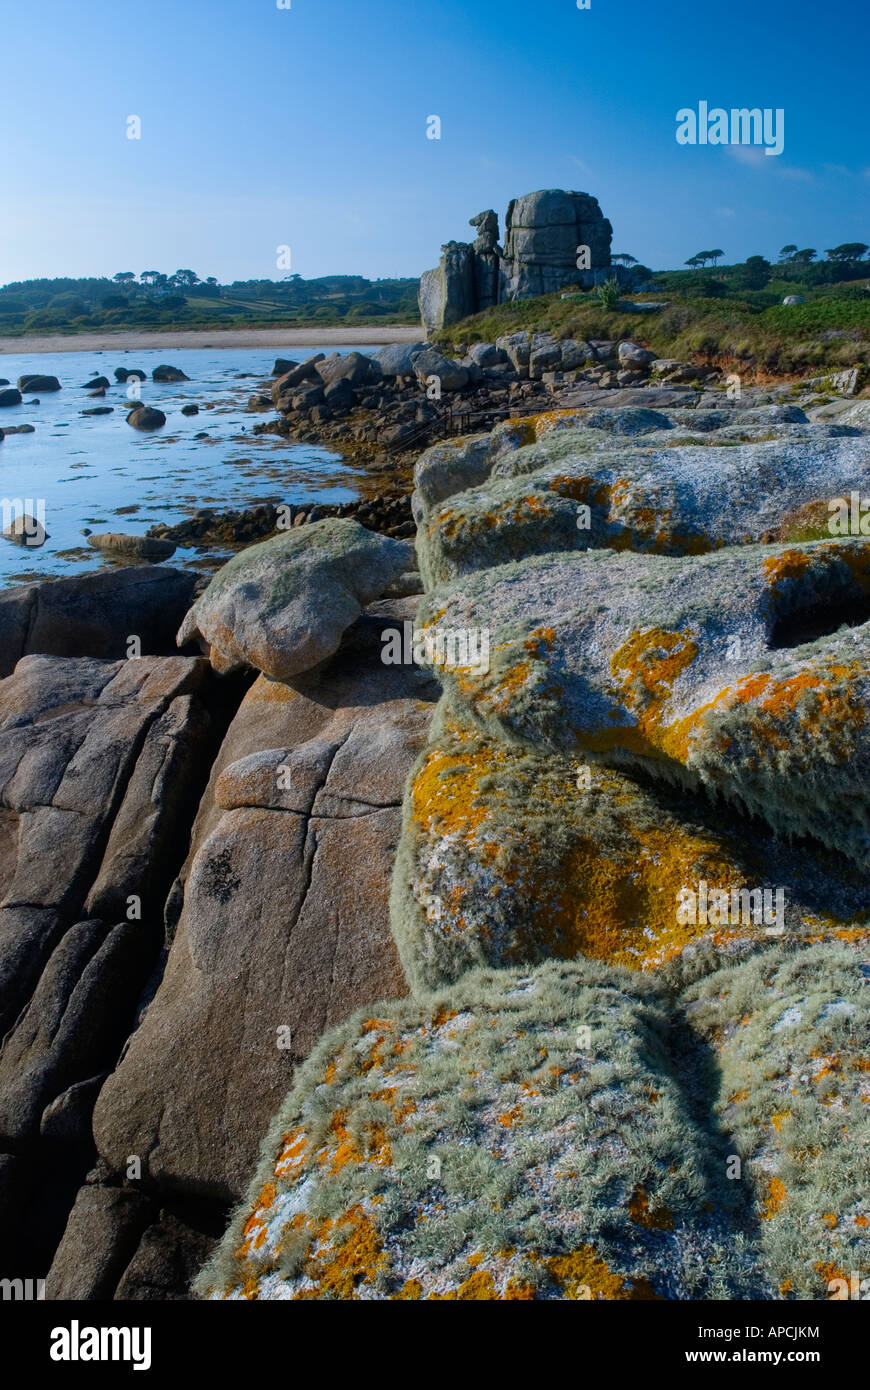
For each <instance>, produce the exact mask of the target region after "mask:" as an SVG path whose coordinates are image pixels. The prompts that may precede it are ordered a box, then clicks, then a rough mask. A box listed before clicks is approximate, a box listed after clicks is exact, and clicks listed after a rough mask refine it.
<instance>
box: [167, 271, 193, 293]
mask: <svg viewBox="0 0 870 1390" xmlns="http://www.w3.org/2000/svg"><path fill="white" fill-rule="evenodd" d="M169 283H170V285H172V287H173V289H180V290H181V289H187V287H188V286H189V285H198V284H199V276H198V275H197V274H196V273H195V272H194V271H192V270H176V272H175V274H174V275H170V277H169Z"/></svg>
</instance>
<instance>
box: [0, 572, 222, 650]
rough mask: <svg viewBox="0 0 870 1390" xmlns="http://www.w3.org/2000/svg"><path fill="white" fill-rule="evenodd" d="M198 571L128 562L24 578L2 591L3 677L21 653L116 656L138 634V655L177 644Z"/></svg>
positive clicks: (127, 646) (1, 647) (0, 629)
mask: <svg viewBox="0 0 870 1390" xmlns="http://www.w3.org/2000/svg"><path fill="white" fill-rule="evenodd" d="M195 585H196V576H195V575H193V574H190V573H188V572H186V571H184V570H175V569H163V570H160V569H157V568H156V567H154V566H147V565H143V566H138V567H134V566H130V567H128V568H124V569H121V570H113V571H112V572H111V573H103V572H100V573H97V574H82V575H75V576H72V577H70V578H69V579H56V580H53V581H52V582H51V583H45V584H25V585H21V586H19V587H16V588H12V589H5V590H3V591H2V593H0V677H2V676H8V675H9V674H10V673H11V672H12V671H13V670H14V669H15V664H16V662H17V661H18V660H19V658H20V657H22V656H32V655H37V654H44V655H47V656H91V657H98V658H100V659H101V660H108V661H118V660H120V659H121V658H122V657H126V656H127V654H128V651H129V638H130V637H131V636H136V637H138V638H139V641H140V643H141V650H142V655H143V656H158V655H159V656H164V655H169V654H170V653H172V652H174V651H175V634H176V632H177V631H178V628H179V625H180V623H181V620H182V618H183V617H184V614H185V613H186V612H187V609H188V608H189V606H190V602H191V599H192V597H193V590H194V587H195Z"/></svg>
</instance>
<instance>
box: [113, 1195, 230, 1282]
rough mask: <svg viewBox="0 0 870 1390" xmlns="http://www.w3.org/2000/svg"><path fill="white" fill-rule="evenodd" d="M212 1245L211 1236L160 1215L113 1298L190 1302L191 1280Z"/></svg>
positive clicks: (176, 1219) (162, 1214) (142, 1242)
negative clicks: (186, 1300) (187, 1300)
mask: <svg viewBox="0 0 870 1390" xmlns="http://www.w3.org/2000/svg"><path fill="white" fill-rule="evenodd" d="M214 1244H215V1241H214V1238H213V1237H212V1236H208V1235H205V1234H203V1232H202V1231H197V1230H194V1229H193V1228H192V1227H190V1226H187V1225H185V1223H184V1222H183V1221H180V1220H179V1218H178V1217H177V1216H174V1215H173V1213H172V1212H170V1211H161V1212H160V1215H159V1217H158V1219H157V1220H156V1221H155V1222H154V1224H153V1225H151V1226H149V1227H148V1228H147V1230H146V1231H145V1233H144V1234H143V1236H142V1239H141V1240H140V1242H139V1244H138V1246H137V1248H136V1251H135V1253H134V1255H133V1258H132V1259H131V1260H130V1263H129V1264H128V1265H127V1268H126V1269H125V1270H124V1273H123V1274H122V1275H121V1278H120V1280H119V1283H118V1287H117V1290H116V1292H115V1298H116V1299H117V1300H120V1301H122V1302H125V1301H127V1300H133V1299H143V1300H147V1301H148V1302H153V1301H155V1300H158V1299H159V1300H160V1301H161V1302H166V1301H170V1302H176V1301H178V1300H184V1299H189V1298H190V1297H191V1293H190V1285H191V1283H192V1281H193V1279H194V1276H195V1275H196V1274H197V1272H198V1270H199V1269H201V1267H202V1266H203V1264H204V1263H205V1261H206V1259H207V1258H208V1256H209V1254H210V1253H211V1250H212V1248H213V1247H214Z"/></svg>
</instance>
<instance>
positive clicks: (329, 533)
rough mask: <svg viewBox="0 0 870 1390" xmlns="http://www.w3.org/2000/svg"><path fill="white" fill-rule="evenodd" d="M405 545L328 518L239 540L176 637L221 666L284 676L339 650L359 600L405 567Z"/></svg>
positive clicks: (407, 560)
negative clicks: (203, 649) (242, 544)
mask: <svg viewBox="0 0 870 1390" xmlns="http://www.w3.org/2000/svg"><path fill="white" fill-rule="evenodd" d="M411 560H412V548H411V546H410V544H409V543H408V542H405V541H397V540H393V539H392V538H391V537H389V536H379V535H376V534H375V532H373V531H368V530H366V528H365V527H364V526H360V525H359V523H358V522H356V521H350V520H344V519H340V518H336V517H330V518H328V519H327V520H325V521H320V522H315V523H314V524H312V525H311V526H305V527H299V528H296V529H295V530H291V531H287V532H285V533H284V534H283V535H279V536H275V537H273V538H272V539H271V540H268V541H263V542H262V543H261V544H260V545H252V546H248V548H247V549H246V550H243V551H241V552H240V553H239V554H238V555H235V556H234V557H233V558H232V560H230V561H229V562H228V563H227V564H226V565H224V567H223V569H221V570H220V571H219V572H218V574H217V575H216V576H215V578H214V579H213V580H212V581H211V583H210V584H209V586H208V588H207V589H206V591H205V593H204V594H203V595H202V597H201V598H199V599H198V600H197V602H196V603H195V604H194V606H193V608H191V610H190V612H189V613H188V614H187V616H186V618H185V620H184V622H183V624H182V626H181V629H180V631H179V634H178V644H179V646H183V645H184V644H185V643H187V642H190V641H192V640H193V639H194V638H196V637H200V638H201V639H203V641H204V642H205V643H207V644H208V646H209V649H210V659H211V664H212V666H213V667H214V669H215V670H216V671H219V672H226V671H231V670H234V669H236V668H238V667H241V666H245V665H248V666H253V667H255V668H256V669H257V670H259V671H264V672H265V673H266V675H268V676H272V677H274V678H275V679H276V680H286V679H287V678H288V677H290V676H295V675H298V674H299V673H300V672H302V671H306V670H308V669H309V668H310V667H312V666H315V665H317V663H318V662H320V661H323V660H324V658H325V657H327V656H331V655H332V653H333V652H334V651H335V650H336V648H337V647H338V644H339V642H340V640H341V635H342V633H343V632H344V630H345V629H346V628H347V627H349V626H350V624H351V623H352V622H353V621H354V619H355V618H357V617H358V616H359V614H360V612H361V611H362V608H363V606H364V605H365V604H367V603H370V602H371V601H372V599H375V598H377V597H378V595H379V594H382V593H383V591H384V589H386V588H387V586H388V585H390V584H392V583H393V582H394V581H395V580H397V579H398V578H399V576H400V575H401V574H402V573H403V572H404V571H405V570H407V569H409V568H410V567H411Z"/></svg>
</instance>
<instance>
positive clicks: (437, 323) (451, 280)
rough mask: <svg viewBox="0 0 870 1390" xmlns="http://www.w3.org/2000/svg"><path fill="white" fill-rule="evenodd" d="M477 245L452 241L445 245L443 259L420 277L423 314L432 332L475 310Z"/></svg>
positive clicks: (424, 323) (428, 329) (442, 249)
mask: <svg viewBox="0 0 870 1390" xmlns="http://www.w3.org/2000/svg"><path fill="white" fill-rule="evenodd" d="M475 308H476V302H475V288H474V248H473V247H472V246H471V245H470V244H469V243H468V242H461V241H449V242H447V243H446V245H444V246H442V247H441V263H440V265H439V266H438V267H437V268H436V269H435V270H426V271H424V272H423V274H422V275H421V277H420V315H421V318H422V320H423V327H424V328H425V329H426V330H427V332H429V333H431V332H433V331H436V330H438V329H440V328H447V327H449V325H450V324H451V323H458V322H459V320H460V319H464V318H467V316H468V315H469V314H473V313H474V312H475Z"/></svg>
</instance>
